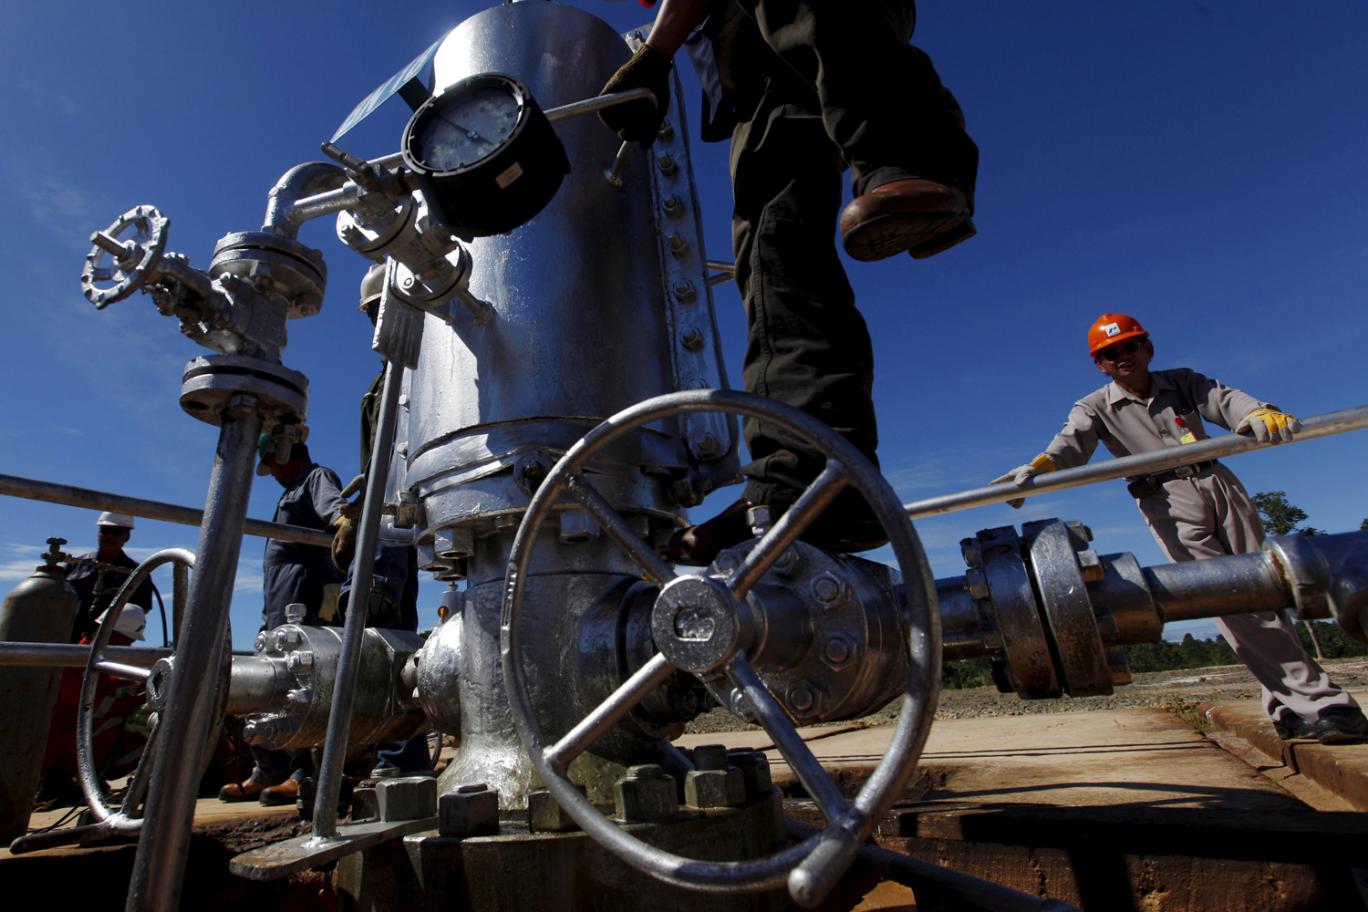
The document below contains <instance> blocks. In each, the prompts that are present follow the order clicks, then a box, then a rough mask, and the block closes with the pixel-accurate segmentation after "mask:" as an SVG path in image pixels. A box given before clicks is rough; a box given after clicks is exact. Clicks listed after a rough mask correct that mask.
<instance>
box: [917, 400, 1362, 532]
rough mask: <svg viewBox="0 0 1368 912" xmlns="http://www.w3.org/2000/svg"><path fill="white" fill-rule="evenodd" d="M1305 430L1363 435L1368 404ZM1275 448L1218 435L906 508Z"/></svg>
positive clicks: (1318, 419)
mask: <svg viewBox="0 0 1368 912" xmlns="http://www.w3.org/2000/svg"><path fill="white" fill-rule="evenodd" d="M1301 426H1302V429H1301V430H1300V431H1298V432H1297V435H1296V436H1295V437H1293V438H1292V441H1291V442H1292V443H1301V442H1303V441H1306V440H1315V439H1317V438H1319V437H1330V436H1332V435H1334V434H1343V433H1346V432H1348V431H1360V430H1363V429H1364V428H1368V405H1360V406H1359V407H1358V408H1351V409H1345V410H1343V411H1339V412H1327V413H1326V414H1324V415H1317V416H1315V417H1314V418H1307V419H1304V420H1303V421H1302V422H1301ZM1271 446H1288V444H1286V443H1277V444H1274V443H1260V442H1258V441H1257V440H1255V439H1254V438H1253V437H1245V436H1244V435H1242V434H1223V435H1221V436H1220V437H1212V438H1210V439H1207V440H1201V441H1198V442H1197V443H1189V444H1186V445H1184V446H1180V447H1168V448H1165V449H1162V450H1156V451H1155V452H1152V453H1140V454H1137V455H1135V456H1123V457H1121V458H1119V459H1108V460H1105V461H1103V462H1100V463H1098V464H1096V465H1086V466H1079V467H1078V468H1076V469H1060V470H1059V471H1058V472H1049V473H1046V474H1044V475H1037V476H1035V477H1034V478H1032V479H1031V480H1030V481H1028V482H1026V484H1024V485H1016V484H1013V483H1012V482H1010V481H1005V482H1002V483H1001V484H994V485H987V486H985V487H981V488H970V489H968V490H965V491H958V492H956V493H954V494H943V495H941V496H939V497H929V498H927V499H925V500H914V501H912V502H911V503H906V504H903V509H904V510H906V511H907V516H908V518H909V519H921V518H923V517H926V516H938V515H940V514H942V513H954V512H956V511H959V510H968V509H972V508H973V507H986V506H988V505H989V504H995V503H1005V502H1007V501H1009V500H1016V499H1017V498H1021V497H1034V496H1035V495H1037V494H1047V493H1050V492H1053V491H1063V490H1066V489H1068V488H1077V487H1081V486H1083V485H1087V484H1094V483H1095V482H1099V481H1110V480H1112V479H1115V478H1127V477H1131V476H1136V475H1154V474H1157V473H1159V472H1164V471H1167V470H1169V469H1173V468H1177V467H1178V466H1181V465H1191V464H1192V463H1196V462H1206V461H1207V460H1210V459H1218V458H1220V457H1222V456H1233V455H1234V454H1236V453H1246V452H1249V451H1251V450H1263V449H1267V448H1269V447H1271Z"/></svg>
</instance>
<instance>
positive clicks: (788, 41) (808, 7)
mask: <svg viewBox="0 0 1368 912" xmlns="http://www.w3.org/2000/svg"><path fill="white" fill-rule="evenodd" d="M915 20H916V11H915V7H914V5H913V3H912V2H895V0H882V2H871V0H854V2H846V3H820V2H815V0H813V2H803V0H664V2H662V3H661V5H660V10H659V12H658V14H657V16H656V20H655V23H654V25H653V26H652V28H651V32H650V34H649V35H648V37H647V39H646V42H645V44H644V45H643V46H642V47H641V49H640V50H638V51H637V52H636V53H635V54H634V56H633V57H632V59H631V60H630V61H629V62H628V63H626V64H625V65H624V66H623V67H622V68H621V69H619V70H618V72H617V73H616V74H614V76H613V77H612V79H611V80H609V82H608V83H607V85H605V86H604V92H605V93H607V92H619V91H625V90H627V89H632V88H638V87H646V88H649V89H651V90H652V92H653V93H654V94H655V97H656V101H657V104H656V105H655V106H654V107H652V106H651V105H650V104H649V103H648V102H644V101H643V102H635V103H631V104H626V105H620V106H616V107H613V108H609V109H607V110H605V111H603V112H602V114H601V115H600V116H601V117H602V118H603V120H604V122H605V123H607V124H608V126H610V127H612V128H613V129H614V130H616V131H617V132H618V134H619V136H621V137H622V138H623V139H626V140H636V141H640V142H642V143H645V144H649V143H650V141H651V140H652V139H653V138H654V136H655V133H656V131H657V130H658V128H659V125H660V122H661V118H662V117H663V116H664V113H665V109H666V106H667V105H668V103H669V88H668V86H669V69H670V64H671V59H672V58H673V55H674V53H675V51H676V50H677V49H678V48H679V47H680V45H681V44H683V43H684V42H685V40H686V38H688V39H689V43H690V51H691V54H692V56H693V57H694V58H695V62H696V63H699V62H700V61H701V66H700V76H701V77H702V81H703V84H704V87H705V90H706V91H707V97H706V98H705V123H704V128H703V137H704V139H719V138H721V137H723V136H726V135H730V136H731V140H732V150H731V172H732V190H733V196H734V198H735V204H736V206H735V211H734V213H733V216H732V243H733V248H734V252H735V255H736V282H737V286H738V288H739V289H740V292H741V297H742V301H743V302H744V304H745V308H746V315H747V320H748V336H749V338H748V344H747V347H746V355H745V363H744V369H743V375H744V381H745V388H746V389H747V390H748V391H749V392H753V393H758V394H760V395H763V396H767V397H769V398H771V399H776V400H778V401H781V402H785V403H787V404H789V405H793V406H795V407H797V408H800V409H802V410H803V411H805V412H807V413H809V414H811V415H813V416H814V417H816V418H818V419H820V420H822V421H823V422H825V423H826V424H828V425H830V426H831V427H832V428H833V429H835V430H836V431H837V432H839V433H840V434H841V435H842V436H844V437H845V438H846V439H847V440H849V441H850V442H851V443H852V444H854V445H855V446H856V447H857V448H858V449H859V450H860V451H861V452H862V453H864V454H865V455H866V456H867V457H869V458H870V460H871V461H873V462H874V463H875V464H876V465H877V462H878V461H877V458H876V456H875V449H876V447H877V445H878V431H877V425H876V422H875V417H874V405H873V401H872V398H871V391H872V385H873V376H874V363H873V352H872V346H871V344H870V339H869V332H868V330H867V328H866V326H865V322H864V319H863V317H862V316H861V315H860V312H859V310H858V309H857V308H856V307H855V301H854V295H853V293H852V291H851V288H850V284H849V282H848V281H847V279H846V275H845V272H844V270H843V269H842V267H841V263H840V260H839V258H838V256H837V253H836V250H835V248H834V245H833V243H832V231H833V228H834V227H835V222H836V221H837V212H838V210H839V209H840V204H841V185H840V175H841V172H842V171H843V170H844V169H845V168H847V167H848V168H849V169H850V170H851V176H852V183H853V188H854V193H855V198H854V200H852V202H851V203H850V204H849V205H847V206H846V207H845V209H844V211H842V212H841V214H840V220H839V222H840V233H841V242H842V245H843V246H844V248H845V250H846V252H847V253H848V254H849V255H850V256H852V257H854V258H855V259H857V260H877V259H883V258H885V257H889V256H894V255H896V254H900V253H903V252H904V251H906V252H907V253H909V254H911V255H912V256H913V257H915V258H925V257H929V256H934V255H935V254H938V253H940V252H942V251H944V250H947V249H948V248H950V247H952V246H954V245H956V244H958V243H959V242H961V241H963V240H965V239H967V238H969V237H971V236H972V235H973V234H974V225H973V222H972V219H971V216H972V214H973V209H974V181H975V177H976V175H977V170H978V148H977V147H976V146H975V145H974V142H973V141H972V140H971V139H970V138H969V136H968V135H967V134H966V133H965V130H964V119H963V115H962V113H961V111H960V108H959V105H958V104H957V103H956V101H955V99H954V97H953V96H952V95H951V94H950V92H949V91H948V90H947V89H946V88H945V87H944V86H943V85H941V82H940V79H939V77H938V76H937V74H936V71H935V68H934V67H933V66H932V64H931V61H930V59H929V58H928V57H927V56H926V54H924V53H922V52H921V51H920V50H918V49H916V48H914V47H912V46H911V45H909V44H908V41H909V39H910V37H911V35H912V31H913V27H914V25H915ZM695 28H698V29H699V30H698V32H697V34H693V35H692V36H691V33H693V32H694V30H695ZM745 435H746V443H747V445H748V447H749V448H750V455H751V460H752V461H751V462H750V464H749V465H747V466H746V467H745V468H744V469H743V470H742V472H743V474H744V475H745V476H746V479H747V484H746V488H745V491H744V494H743V496H742V498H741V499H740V500H738V501H737V502H736V503H734V504H733V505H732V506H730V507H728V508H727V509H726V510H725V511H724V512H723V513H722V514H721V515H719V516H717V517H715V518H713V519H711V520H709V521H708V522H705V523H703V524H701V525H698V526H693V527H690V528H689V529H686V530H683V531H682V532H680V533H678V534H676V536H675V538H674V540H673V541H672V542H671V543H670V548H669V554H670V557H672V558H673V559H674V560H676V561H679V562H681V563H707V562H708V561H710V560H711V559H712V558H713V557H714V556H715V555H716V554H717V552H718V551H719V550H720V549H722V548H725V547H728V546H730V545H732V544H735V543H737V542H739V541H741V540H743V539H744V538H747V537H749V535H750V534H751V533H750V530H749V526H748V523H747V522H746V510H747V509H748V508H749V507H750V506H751V505H753V504H766V505H768V506H769V507H770V508H771V510H772V512H773V513H774V514H775V515H778V514H779V513H782V512H783V511H784V510H786V509H787V508H788V507H789V506H791V505H792V504H793V502H794V501H795V500H796V499H797V497H798V495H799V494H800V493H801V492H802V490H803V489H804V487H806V486H807V485H808V484H810V483H811V482H812V481H813V480H814V479H815V478H816V476H817V475H818V473H819V472H820V471H821V469H822V467H823V465H824V464H825V458H824V457H823V456H822V455H821V454H820V453H819V452H817V451H816V450H815V449H813V447H812V446H811V444H809V443H808V442H806V441H804V440H802V439H800V438H798V437H796V436H795V435H792V434H790V433H789V432H787V431H785V430H783V429H781V428H776V427H773V426H771V425H769V424H767V423H765V422H759V421H755V420H753V419H748V420H747V421H746V423H745ZM804 537H805V538H806V539H808V540H809V541H812V542H813V543H814V544H818V545H820V546H822V547H826V548H828V549H831V550H837V551H861V550H866V549H868V548H872V547H877V546H878V545H880V544H882V543H883V542H884V541H885V540H886V536H885V535H884V532H883V530H882V528H881V526H880V524H879V523H878V521H877V520H876V519H875V518H874V516H873V514H872V511H870V509H869V507H868V505H866V504H865V503H864V501H863V498H862V497H860V495H859V494H858V493H857V492H855V491H854V490H853V489H846V490H845V491H843V492H842V494H841V495H840V496H839V497H838V498H837V500H836V501H835V503H834V504H833V505H832V506H831V507H829V508H828V509H827V510H826V512H825V513H824V514H823V516H822V517H820V518H819V519H818V520H817V522H816V523H814V524H813V525H812V526H811V527H810V528H809V529H808V531H807V533H806V534H805V536H804Z"/></svg>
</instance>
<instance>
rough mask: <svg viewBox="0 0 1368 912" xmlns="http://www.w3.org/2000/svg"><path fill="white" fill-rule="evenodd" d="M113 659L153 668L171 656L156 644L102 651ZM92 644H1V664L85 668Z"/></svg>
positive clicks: (111, 648) (106, 656)
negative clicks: (155, 645)
mask: <svg viewBox="0 0 1368 912" xmlns="http://www.w3.org/2000/svg"><path fill="white" fill-rule="evenodd" d="M101 655H103V656H104V657H105V658H107V659H109V660H111V661H117V662H121V663H124V664H127V665H141V666H144V667H151V666H152V665H155V664H156V663H157V660H158V659H164V658H166V657H167V656H169V655H171V650H170V649H162V648H160V647H152V646H106V647H105V649H104V652H102V653H101ZM89 659H90V647H89V646H80V645H74V644H67V643H0V666H13V665H18V666H22V667H25V668H85V667H86V663H87V662H88V661H89Z"/></svg>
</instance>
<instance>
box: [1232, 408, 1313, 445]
mask: <svg viewBox="0 0 1368 912" xmlns="http://www.w3.org/2000/svg"><path fill="white" fill-rule="evenodd" d="M1300 430H1301V422H1300V421H1298V420H1297V419H1296V418H1293V417H1292V416H1291V415H1289V414H1287V413H1286V412H1280V411H1278V410H1277V409H1272V408H1256V409H1255V410H1254V411H1252V412H1250V413H1249V414H1248V415H1245V416H1244V420H1243V421H1241V422H1240V424H1239V426H1237V427H1236V428H1235V433H1237V434H1253V435H1254V439H1255V440H1257V441H1259V443H1287V442H1288V441H1289V440H1291V439H1292V437H1293V436H1294V435H1295V434H1296V433H1297V431H1300Z"/></svg>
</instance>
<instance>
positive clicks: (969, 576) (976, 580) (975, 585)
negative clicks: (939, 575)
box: [964, 568, 989, 601]
mask: <svg viewBox="0 0 1368 912" xmlns="http://www.w3.org/2000/svg"><path fill="white" fill-rule="evenodd" d="M964 588H966V589H968V590H969V594H970V595H972V596H973V597H974V598H976V599H979V600H980V601H982V600H984V599H986V598H988V594H989V593H988V579H987V577H985V576H984V575H983V571H982V570H978V569H972V568H971V569H970V570H969V571H968V572H967V573H965V574H964Z"/></svg>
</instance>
